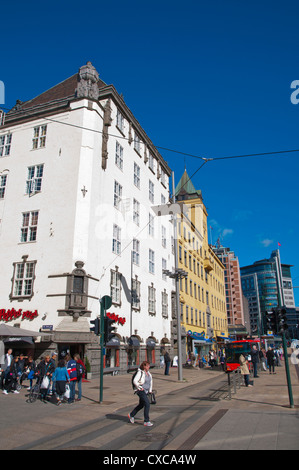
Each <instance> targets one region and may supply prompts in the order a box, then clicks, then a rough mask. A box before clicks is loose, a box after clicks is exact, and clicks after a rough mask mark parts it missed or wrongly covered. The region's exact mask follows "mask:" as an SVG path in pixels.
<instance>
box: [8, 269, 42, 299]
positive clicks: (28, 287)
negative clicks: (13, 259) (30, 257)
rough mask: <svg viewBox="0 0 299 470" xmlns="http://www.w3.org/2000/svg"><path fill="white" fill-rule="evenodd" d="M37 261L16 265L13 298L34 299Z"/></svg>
mask: <svg viewBox="0 0 299 470" xmlns="http://www.w3.org/2000/svg"><path fill="white" fill-rule="evenodd" d="M35 264H36V261H25V262H22V263H14V274H13V285H12V293H11V298H16V297H32V296H33V284H34V279H35Z"/></svg>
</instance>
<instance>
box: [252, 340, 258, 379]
mask: <svg viewBox="0 0 299 470" xmlns="http://www.w3.org/2000/svg"><path fill="white" fill-rule="evenodd" d="M251 362H252V364H253V376H254V377H255V378H258V377H259V375H257V365H258V363H259V352H258V349H257V347H256V346H255V345H254V346H253V347H252V352H251Z"/></svg>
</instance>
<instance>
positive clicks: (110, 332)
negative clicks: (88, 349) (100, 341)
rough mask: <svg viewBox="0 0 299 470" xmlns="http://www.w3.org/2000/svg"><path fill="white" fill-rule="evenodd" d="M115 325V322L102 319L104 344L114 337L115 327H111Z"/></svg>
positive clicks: (109, 319)
mask: <svg viewBox="0 0 299 470" xmlns="http://www.w3.org/2000/svg"><path fill="white" fill-rule="evenodd" d="M113 323H115V320H111V318H108V317H105V318H104V343H105V344H107V343H109V341H110V340H111V338H113V336H115V329H116V326H112V324H113Z"/></svg>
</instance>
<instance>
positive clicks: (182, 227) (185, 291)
mask: <svg viewBox="0 0 299 470" xmlns="http://www.w3.org/2000/svg"><path fill="white" fill-rule="evenodd" d="M175 191H176V202H177V203H178V204H180V205H181V216H180V217H179V218H178V240H177V244H178V263H179V266H178V267H179V269H183V270H184V271H186V272H187V273H188V277H186V278H185V279H182V280H181V281H180V307H181V325H182V331H185V332H186V349H187V352H188V351H189V352H190V351H192V352H193V353H195V354H199V355H200V356H202V355H207V354H208V352H209V350H211V349H217V347H221V346H222V345H223V344H224V342H225V340H226V339H227V336H228V333H227V315H226V302H225V285H224V266H223V264H222V263H221V261H220V260H219V258H218V257H217V256H216V255H215V253H214V251H213V250H212V249H211V248H210V246H209V241H208V230H207V217H208V214H207V210H206V207H205V205H204V203H203V198H202V192H201V190H196V189H195V187H194V185H193V183H192V181H191V179H190V178H189V176H188V173H187V171H186V170H185V171H184V173H183V175H182V177H181V179H180V181H179V183H178V185H177V187H176V190H175Z"/></svg>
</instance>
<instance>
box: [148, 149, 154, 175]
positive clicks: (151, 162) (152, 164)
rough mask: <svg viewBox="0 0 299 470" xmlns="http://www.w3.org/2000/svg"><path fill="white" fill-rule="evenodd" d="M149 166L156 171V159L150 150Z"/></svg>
mask: <svg viewBox="0 0 299 470" xmlns="http://www.w3.org/2000/svg"><path fill="white" fill-rule="evenodd" d="M148 166H149V168H150V169H151V170H152V171H153V172H155V159H154V157H153V155H152V154H151V153H150V152H149V157H148Z"/></svg>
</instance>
